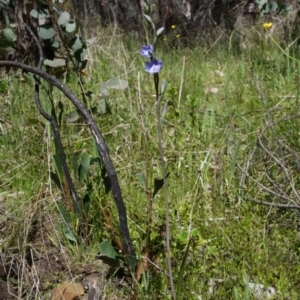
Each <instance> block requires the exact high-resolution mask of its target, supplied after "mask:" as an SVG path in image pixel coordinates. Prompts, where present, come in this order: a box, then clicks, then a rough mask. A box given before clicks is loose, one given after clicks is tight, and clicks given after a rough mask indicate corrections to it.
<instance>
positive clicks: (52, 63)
mask: <svg viewBox="0 0 300 300" xmlns="http://www.w3.org/2000/svg"><path fill="white" fill-rule="evenodd" d="M44 65H45V66H49V67H51V68H57V67H64V66H66V59H64V58H54V59H53V60H50V59H45V60H44Z"/></svg>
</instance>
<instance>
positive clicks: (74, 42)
mask: <svg viewBox="0 0 300 300" xmlns="http://www.w3.org/2000/svg"><path fill="white" fill-rule="evenodd" d="M69 47H70V48H71V49H72V50H73V51H74V52H76V51H77V50H79V49H81V48H82V47H83V42H82V39H81V37H79V36H74V37H73V38H72V39H71V40H70V42H69Z"/></svg>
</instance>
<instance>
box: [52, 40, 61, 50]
mask: <svg viewBox="0 0 300 300" xmlns="http://www.w3.org/2000/svg"><path fill="white" fill-rule="evenodd" d="M51 47H52V48H53V49H54V50H57V49H59V47H60V42H59V41H58V40H54V41H53V42H52V44H51Z"/></svg>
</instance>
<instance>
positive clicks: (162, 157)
mask: <svg viewBox="0 0 300 300" xmlns="http://www.w3.org/2000/svg"><path fill="white" fill-rule="evenodd" d="M153 77H154V85H155V91H156V107H157V138H158V147H159V154H160V163H161V169H162V176H163V182H164V196H165V206H166V251H167V263H168V273H169V280H170V287H171V293H172V298H173V299H174V300H175V299H176V293H175V288H174V280H173V273H172V262H171V248H170V236H171V234H170V218H169V197H168V185H167V178H166V169H165V160H164V150H163V146H162V135H161V120H160V117H161V116H160V102H161V98H162V97H161V95H160V94H159V92H158V85H159V75H158V73H155V74H154V75H153Z"/></svg>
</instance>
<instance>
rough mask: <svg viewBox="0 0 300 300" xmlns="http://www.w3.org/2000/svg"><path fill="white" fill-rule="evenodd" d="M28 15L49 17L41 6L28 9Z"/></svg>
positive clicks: (42, 17) (39, 17)
mask: <svg viewBox="0 0 300 300" xmlns="http://www.w3.org/2000/svg"><path fill="white" fill-rule="evenodd" d="M30 15H31V16H32V17H33V18H35V19H46V18H49V14H48V12H47V11H46V10H44V9H41V8H35V9H33V10H31V11H30Z"/></svg>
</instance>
